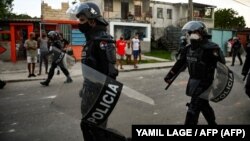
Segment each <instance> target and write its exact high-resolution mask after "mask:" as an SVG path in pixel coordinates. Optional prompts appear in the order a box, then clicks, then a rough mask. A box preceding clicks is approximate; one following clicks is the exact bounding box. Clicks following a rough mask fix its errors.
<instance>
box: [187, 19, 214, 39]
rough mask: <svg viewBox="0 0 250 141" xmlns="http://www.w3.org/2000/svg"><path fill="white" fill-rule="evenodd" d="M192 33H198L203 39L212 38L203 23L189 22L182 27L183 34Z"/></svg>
mask: <svg viewBox="0 0 250 141" xmlns="http://www.w3.org/2000/svg"><path fill="white" fill-rule="evenodd" d="M192 32H198V33H199V34H200V35H201V36H202V37H203V38H207V39H210V38H211V35H209V34H208V32H207V27H206V25H205V24H204V23H203V22H201V21H189V22H187V23H186V24H185V25H184V26H183V27H182V33H183V34H185V33H188V34H191V33H192Z"/></svg>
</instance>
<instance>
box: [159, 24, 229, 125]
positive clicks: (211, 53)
mask: <svg viewBox="0 0 250 141" xmlns="http://www.w3.org/2000/svg"><path fill="white" fill-rule="evenodd" d="M182 32H184V33H185V34H186V33H187V34H188V35H189V39H190V43H191V44H190V45H188V46H186V47H185V48H184V49H183V51H182V52H181V55H180V59H179V60H177V62H176V63H175V65H174V66H173V67H172V69H171V70H170V72H168V74H167V75H166V77H165V78H164V80H165V82H166V83H170V82H171V79H172V78H174V77H175V76H176V75H178V74H179V72H180V71H181V70H182V69H183V67H186V66H187V68H188V72H189V75H190V77H189V81H188V84H187V89H186V94H187V95H188V96H191V101H190V103H188V104H187V106H188V111H187V114H186V120H185V125H196V124H198V119H199V114H200V112H201V113H202V114H203V115H204V117H205V119H206V120H207V122H208V124H209V125H216V122H215V114H214V111H213V109H212V107H211V106H210V104H209V100H208V99H203V98H201V97H199V96H200V95H201V94H202V93H203V92H204V91H205V90H206V89H207V88H208V87H209V86H210V85H211V84H212V82H213V79H214V72H215V68H216V63H217V61H219V62H221V63H223V64H225V58H224V56H223V55H222V52H221V50H220V48H219V46H218V45H217V44H215V43H213V42H210V41H209V38H211V36H210V35H209V34H208V32H207V28H206V26H205V24H204V23H202V22H200V21H190V22H187V23H186V24H185V25H184V26H183V28H182Z"/></svg>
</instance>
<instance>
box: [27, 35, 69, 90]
mask: <svg viewBox="0 0 250 141" xmlns="http://www.w3.org/2000/svg"><path fill="white" fill-rule="evenodd" d="M68 44H69V42H68V41H67V40H66V39H65V38H63V34H62V33H59V32H57V31H50V32H49V33H48V37H47V34H46V33H45V32H43V33H42V37H41V38H38V40H37V41H36V38H35V33H34V32H31V33H30V35H29V39H27V40H26V41H25V43H24V46H25V48H26V51H27V67H28V72H29V74H28V77H29V78H30V77H36V75H35V65H36V63H37V62H38V60H39V73H38V74H37V75H41V74H42V64H43V62H44V65H45V74H48V78H47V79H46V81H44V82H41V85H44V86H48V85H49V82H50V80H51V79H52V78H53V75H54V71H55V69H56V68H57V69H58V70H57V74H59V73H60V70H59V68H60V69H61V70H62V72H63V73H64V74H65V76H66V77H67V80H66V81H65V83H70V82H72V79H71V77H70V76H69V72H68V70H67V69H66V68H65V66H64V64H63V61H62V60H60V61H59V62H55V61H56V60H57V58H56V57H55V56H56V55H55V54H56V52H55V51H53V47H56V48H58V49H59V50H60V51H61V52H62V53H66V51H67V46H68ZM49 56H51V58H52V64H51V67H50V70H49V72H48V65H49V63H48V62H49V61H48V60H49ZM37 57H39V59H38V58H37Z"/></svg>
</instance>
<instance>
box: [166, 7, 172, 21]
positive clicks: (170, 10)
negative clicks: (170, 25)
mask: <svg viewBox="0 0 250 141" xmlns="http://www.w3.org/2000/svg"><path fill="white" fill-rule="evenodd" d="M167 18H168V19H172V9H167Z"/></svg>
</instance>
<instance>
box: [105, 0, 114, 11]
mask: <svg viewBox="0 0 250 141" xmlns="http://www.w3.org/2000/svg"><path fill="white" fill-rule="evenodd" d="M104 10H105V11H110V12H113V0H104Z"/></svg>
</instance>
